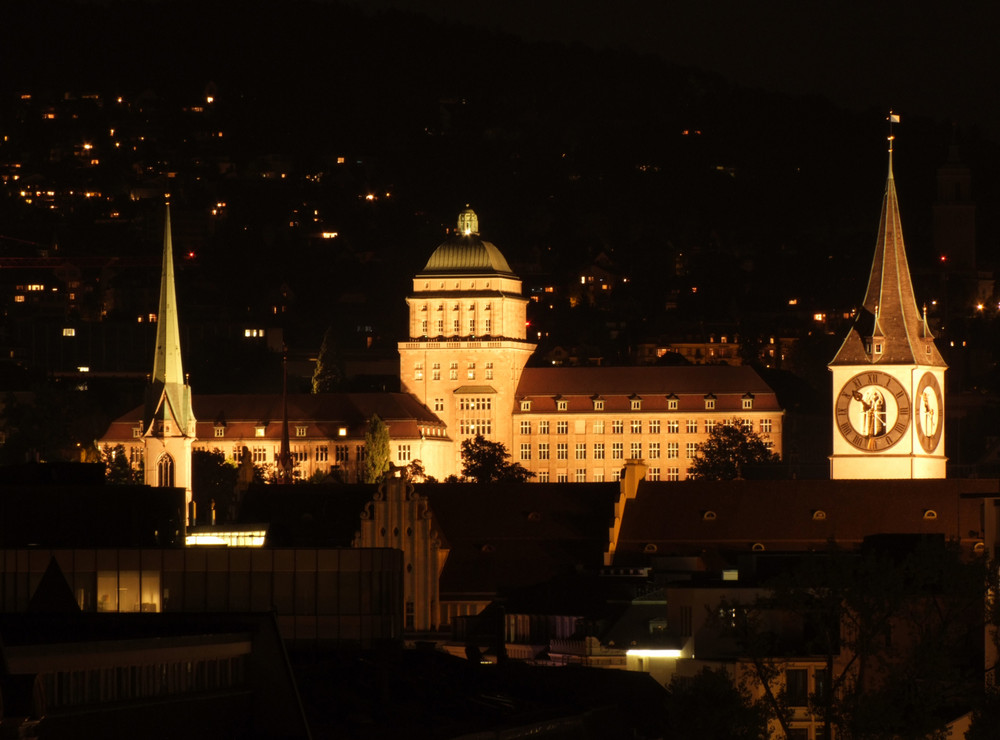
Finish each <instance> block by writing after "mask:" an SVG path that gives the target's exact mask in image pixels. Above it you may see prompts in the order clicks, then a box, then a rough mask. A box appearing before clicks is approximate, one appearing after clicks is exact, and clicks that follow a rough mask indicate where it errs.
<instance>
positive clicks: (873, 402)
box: [836, 370, 911, 452]
mask: <svg viewBox="0 0 1000 740" xmlns="http://www.w3.org/2000/svg"><path fill="white" fill-rule="evenodd" d="M910 413H911V412H910V399H909V397H908V396H907V394H906V390H905V389H904V388H903V386H902V384H900V382H899V381H898V380H896V378H894V377H893V376H892V375H890V374H889V373H886V372H882V371H878V370H873V371H871V372H865V373H859V374H858V375H855V376H854V377H853V378H851V379H850V380H848V381H847V383H845V384H844V387H843V388H842V389H841V390H840V392H839V393H838V394H837V402H836V417H837V428H838V429H839V430H840V433H841V435H843V437H844V439H846V440H847V441H848V442H850V443H851V444H852V445H853V446H854V447H857V448H858V449H859V450H864V451H866V452H880V451H882V450H886V449H888V448H890V447H892V446H893V445H894V444H896V443H897V442H898V441H899V440H900V439H901V438H902V437H903V435H904V434H905V433H906V431H907V429H909V426H910Z"/></svg>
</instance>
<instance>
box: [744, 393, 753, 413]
mask: <svg viewBox="0 0 1000 740" xmlns="http://www.w3.org/2000/svg"><path fill="white" fill-rule="evenodd" d="M752 408H753V394H752V393H747V394H746V395H744V396H743V410H744V411H749V410H750V409H752Z"/></svg>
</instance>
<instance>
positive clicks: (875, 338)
mask: <svg viewBox="0 0 1000 740" xmlns="http://www.w3.org/2000/svg"><path fill="white" fill-rule="evenodd" d="M892 141H893V137H892V136H890V137H889V176H888V179H887V181H886V187H885V197H884V199H883V201H882V217H881V220H880V222H879V228H878V237H877V240H876V243H875V257H874V259H873V261H872V268H871V274H870V276H869V279H868V290H867V292H866V293H865V298H864V302H863V304H862V306H861V308H860V309H859V310H858V312H857V316H856V318H855V321H854V325H853V326H852V327H851V330H850V332H849V333H848V335H847V337H846V338H845V339H844V342H843V344H842V345H841V347H840V349H839V350H838V351H837V354H836V356H835V357H834V358H833V360H832V361H831V362H830V365H829V367H830V370H831V372H832V373H833V415H832V416H833V427H834V429H833V454H832V455H831V457H830V477H831V478H833V479H849V478H944V477H945V474H946V471H945V464H946V463H947V458H946V457H945V454H944V387H945V384H944V373H945V370H946V369H947V365H946V364H945V361H944V358H942V356H941V353H940V352H939V351H938V349H937V347H936V346H935V345H934V335H933V333H932V332H931V329H930V327H929V326H928V323H927V310H926V307H925V308H924V311H923V313H921V311H920V310H919V309H918V308H917V299H916V295H915V293H914V290H913V282H912V281H911V279H910V268H909V265H908V264H907V260H906V248H905V245H904V244H903V227H902V223H901V220H900V216H899V203H898V200H897V198H896V183H895V180H894V178H893V174H892Z"/></svg>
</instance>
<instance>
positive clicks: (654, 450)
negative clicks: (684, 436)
mask: <svg viewBox="0 0 1000 740" xmlns="http://www.w3.org/2000/svg"><path fill="white" fill-rule="evenodd" d="M649 459H650V460H659V459H660V443H659V442H650V443H649Z"/></svg>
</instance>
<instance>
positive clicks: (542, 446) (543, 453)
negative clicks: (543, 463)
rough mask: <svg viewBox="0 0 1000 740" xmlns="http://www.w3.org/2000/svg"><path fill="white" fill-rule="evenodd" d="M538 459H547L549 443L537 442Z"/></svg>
mask: <svg viewBox="0 0 1000 740" xmlns="http://www.w3.org/2000/svg"><path fill="white" fill-rule="evenodd" d="M538 459H539V460H548V459H549V443H548V442H539V443H538Z"/></svg>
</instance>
